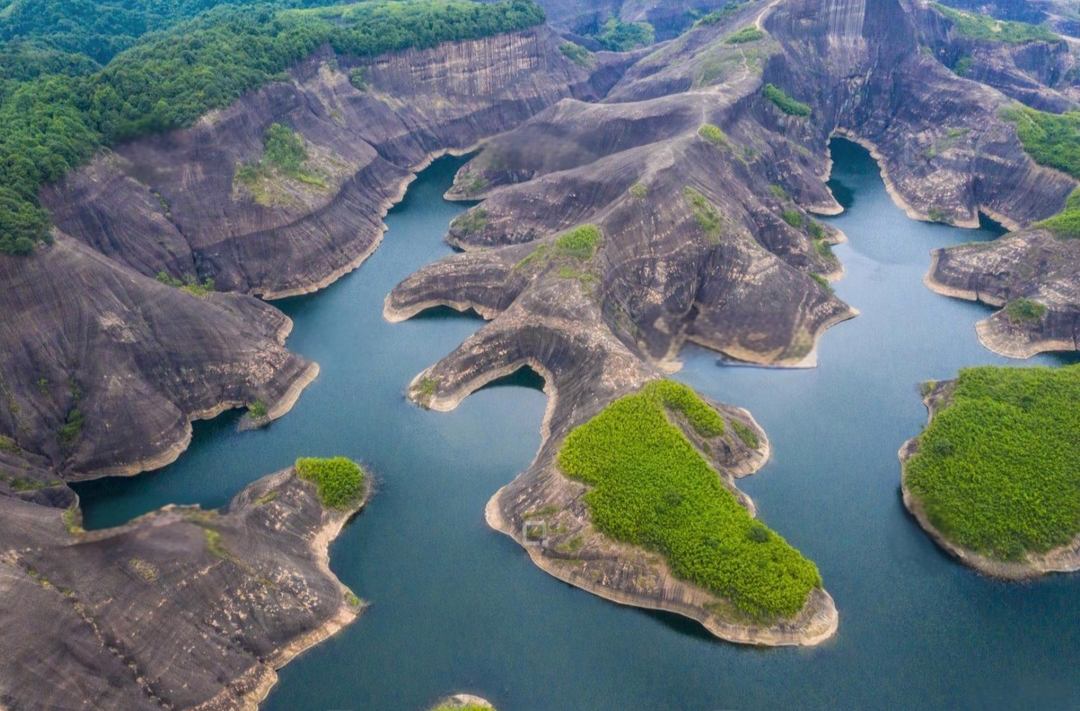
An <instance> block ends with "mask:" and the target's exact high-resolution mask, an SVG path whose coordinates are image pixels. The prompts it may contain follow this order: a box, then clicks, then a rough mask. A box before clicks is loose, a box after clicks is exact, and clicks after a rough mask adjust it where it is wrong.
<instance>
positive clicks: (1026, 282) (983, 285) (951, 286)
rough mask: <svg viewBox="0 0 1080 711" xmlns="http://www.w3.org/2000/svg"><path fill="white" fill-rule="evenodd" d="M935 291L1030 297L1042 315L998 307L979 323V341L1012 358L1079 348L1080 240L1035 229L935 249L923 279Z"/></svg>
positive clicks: (992, 301) (999, 301) (994, 300)
mask: <svg viewBox="0 0 1080 711" xmlns="http://www.w3.org/2000/svg"><path fill="white" fill-rule="evenodd" d="M924 281H925V282H926V285H927V286H929V287H930V288H931V289H933V290H934V291H936V292H938V293H940V294H944V295H946V296H952V297H956V298H960V299H968V300H971V301H981V302H983V303H985V304H989V305H990V306H998V307H1003V306H1006V305H1007V304H1009V302H1014V301H1016V300H1017V299H1026V300H1029V301H1032V302H1034V303H1035V304H1037V305H1038V307H1041V308H1040V310H1042V313H1041V314H1032V315H1029V316H1026V317H1018V316H1017V315H1014V314H1010V313H1009V310H1008V309H1002V310H1000V311H997V312H996V313H994V314H993V315H991V316H990V317H988V318H986V319H984V320H982V321H980V322H979V323H978V324H977V325H976V327H975V328H976V331H977V332H978V334H979V340H980V341H982V343H983V345H985V346H986V347H987V348H989V349H990V350H992V351H994V352H995V353H1000V354H1001V355H1004V356H1009V357H1011V358H1029V357H1031V356H1033V355H1035V354H1036V353H1042V352H1045V351H1075V350H1080V240H1077V239H1061V238H1059V237H1056V236H1055V235H1053V234H1052V233H1051V232H1050V231H1049V230H1045V229H1039V228H1033V229H1028V230H1023V231H1021V232H1015V233H1012V234H1009V235H1006V236H1004V237H1001V238H999V239H997V240H994V241H993V242H987V243H977V244H968V245H961V246H957V247H950V248H948V249H938V250H935V251H934V257H933V262H932V263H931V266H930V271H929V273H928V274H927V275H926V278H925V280H924Z"/></svg>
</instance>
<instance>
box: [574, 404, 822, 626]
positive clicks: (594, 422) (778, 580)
mask: <svg viewBox="0 0 1080 711" xmlns="http://www.w3.org/2000/svg"><path fill="white" fill-rule="evenodd" d="M687 390H689V389H688V388H687ZM671 392H672V390H671V386H667V385H653V386H650V387H648V388H646V389H645V390H643V391H642V392H640V393H637V394H634V395H628V396H626V397H623V398H620V399H619V400H616V401H615V402H613V403H612V404H610V405H609V406H608V407H607V408H605V409H604V410H603V411H602V412H601V413H600V414H599V415H597V416H596V417H594V418H593V419H591V420H590V421H588V422H587V423H585V424H584V425H582V426H580V427H578V428H576V429H574V430H573V431H572V432H571V433H570V435H569V436H568V437H567V439H566V441H565V443H564V444H563V447H562V449H561V451H560V452H559V456H558V463H559V466H560V467H561V468H562V470H563V471H564V472H565V473H566V474H567V476H569V477H571V478H573V479H576V480H579V481H582V482H584V483H586V484H588V485H589V486H591V487H592V489H591V490H590V491H589V492H588V493H587V494H586V495H585V501H586V504H587V505H588V508H589V512H590V515H591V518H592V522H593V523H594V525H596V527H597V528H598V529H599V530H601V531H602V532H604V533H605V534H607V535H609V536H611V537H612V538H614V539H616V540H619V541H624V542H626V543H630V544H633V545H639V546H643V547H645V548H647V549H649V550H655V551H658V552H660V553H661V554H662V555H663V556H664V557H665V558H666V559H667V561H668V564H669V565H670V566H671V570H672V571H673V573H674V574H675V575H676V576H678V577H679V578H682V579H684V580H687V581H689V582H691V583H693V584H695V585H698V586H700V587H702V588H704V589H706V590H708V591H710V592H711V593H713V594H715V595H718V596H720V597H723V598H725V599H726V600H728V601H730V602H731V604H733V605H734V606H735V608H737V609H738V610H739V611H740V612H741V613H742V614H744V615H746V616H747V617H749V618H752V619H754V620H757V621H760V622H767V621H770V620H775V619H777V618H785V617H791V616H793V615H795V614H796V613H797V612H798V611H799V610H801V609H802V607H803V606H804V605H805V603H806V598H807V595H809V593H810V591H811V590H813V589H814V588H815V587H819V586H820V585H821V576H820V575H819V574H818V570H817V568H816V567H815V566H814V564H813V563H811V562H810V561H808V560H806V559H805V558H803V557H802V556H801V555H800V554H799V552H798V551H796V550H795V549H794V548H792V547H791V546H790V545H788V544H787V543H786V542H785V541H784V540H783V538H781V537H780V536H778V535H776V534H775V533H771V532H769V531H768V530H767V529H766V530H765V533H766V534H767V535H766V536H765V537H764V540H763V537H762V535H761V529H764V526H762V525H761V524H760V523H758V522H756V521H755V520H754V519H753V518H752V517H751V516H750V514H749V513H748V512H747V511H746V509H744V508H743V507H742V506H740V505H739V503H738V501H737V500H736V498H735V496H734V494H732V492H731V491H730V490H728V489H727V488H726V487H725V486H724V484H723V483H722V482H721V480H720V477H719V475H718V474H717V472H716V471H715V470H714V469H713V468H712V467H710V466H709V464H708V463H707V462H706V461H705V459H704V458H703V457H702V456H701V454H700V453H699V452H698V451H697V450H696V449H695V448H694V446H693V445H692V444H691V443H690V441H689V440H688V439H687V438H686V436H685V435H684V434H683V432H682V431H681V430H680V429H679V428H678V427H677V426H675V425H673V424H672V423H671V422H670V421H669V420H668V418H667V415H666V414H665V408H666V407H667V406H666V405H665V403H666V402H667V401H669V400H670V399H671ZM681 392H682V391H680V393H681ZM688 398H693V399H697V398H696V395H693V393H692V391H691V392H690V393H689V395H688V396H687V395H683V394H679V395H676V396H675V398H674V401H675V402H679V403H681V404H680V405H677V407H680V408H683V407H685V408H687V409H688V410H689V411H690V412H697V411H698V410H699V408H707V407H708V406H707V405H705V404H704V403H703V402H701V401H700V399H697V402H698V405H689V404H688V402H686V401H684V400H686V399H688ZM681 411H682V410H681V409H680V412H681ZM690 417H693V418H695V419H696V418H697V417H698V416H697V415H691V416H690Z"/></svg>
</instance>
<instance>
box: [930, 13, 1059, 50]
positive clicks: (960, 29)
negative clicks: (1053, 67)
mask: <svg viewBox="0 0 1080 711" xmlns="http://www.w3.org/2000/svg"><path fill="white" fill-rule="evenodd" d="M931 6H932V7H933V8H934V9H935V10H936V11H937V12H938V14H940V15H942V16H944V17H947V18H948V19H949V20H951V21H952V23H953V31H954V32H956V34H958V35H959V36H961V37H967V38H968V39H974V40H982V41H985V42H1004V43H1006V44H1025V43H1027V42H1057V41H1058V40H1060V39H1061V37H1059V36H1058V35H1056V34H1054V33H1053V32H1051V31H1050V30H1048V29H1046V28H1045V27H1040V26H1039V25H1031V24H1028V23H1026V22H1011V21H1008V20H996V19H994V18H993V17H989V16H987V15H981V14H979V13H975V12H964V11H963V10H954V9H953V8H951V7H945V6H944V5H939V4H937V3H932V5H931Z"/></svg>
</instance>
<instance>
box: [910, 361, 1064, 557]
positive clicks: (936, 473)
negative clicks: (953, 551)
mask: <svg viewBox="0 0 1080 711" xmlns="http://www.w3.org/2000/svg"><path fill="white" fill-rule="evenodd" d="M947 397H948V400H947V403H946V404H945V405H944V406H943V407H941V408H940V409H939V410H938V412H937V413H936V414H935V415H934V417H933V419H932V421H931V422H930V424H929V425H928V426H927V428H926V429H925V430H924V431H923V433H922V434H921V435H920V436H919V438H918V452H917V453H916V454H915V455H913V456H912V457H911V458H910V459H909V460H908V461H907V462H906V463H905V465H904V473H905V483H906V485H907V488H908V490H909V491H910V493H911V494H912V495H913V496H914V497H915V498H916V499H917V500H918V501H919V502H920V503H921V504H922V506H923V507H924V509H925V511H926V515H927V518H928V519H929V521H930V523H931V524H932V525H933V526H934V527H935V528H936V529H937V530H938V531H940V532H941V534H942V535H944V536H945V537H946V538H948V539H949V540H950V541H953V542H954V543H956V544H957V545H959V546H961V547H963V548H966V549H969V550H973V551H977V552H979V553H981V554H983V555H985V556H988V557H990V558H996V559H1000V560H1017V559H1020V558H1023V557H1024V556H1025V555H1026V554H1027V553H1044V552H1046V551H1049V550H1051V549H1053V548H1057V547H1058V546H1062V545H1065V544H1067V543H1069V542H1070V541H1072V540H1073V538H1075V537H1076V536H1077V534H1080V447H1077V442H1080V366H1067V367H1063V368H998V367H990V366H987V367H981V368H969V369H967V370H963V371H961V372H960V376H959V377H958V378H957V380H956V382H955V384H954V386H953V388H952V392H951V394H949V395H948V396H947Z"/></svg>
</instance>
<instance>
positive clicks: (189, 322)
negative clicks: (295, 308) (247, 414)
mask: <svg viewBox="0 0 1080 711" xmlns="http://www.w3.org/2000/svg"><path fill="white" fill-rule="evenodd" d="M0 281H2V282H3V284H4V288H5V295H4V304H5V309H6V311H7V313H6V315H5V317H4V329H3V332H2V334H0V381H2V384H3V395H4V406H3V407H0V434H3V435H4V436H5V437H7V438H8V439H9V440H10V441H11V442H12V443H13V445H14V446H16V447H17V448H19V449H21V450H25V451H27V452H32V453H34V454H36V455H40V456H43V457H45V458H46V459H47V461H48V466H49V468H51V469H53V470H54V471H57V472H59V473H60V474H61V475H62V476H63V477H64V478H65V479H69V480H76V479H82V478H87V477H92V476H101V475H105V474H134V473H137V472H140V471H145V470H148V469H154V468H157V467H160V466H163V465H165V464H168V463H169V462H171V461H172V460H174V459H175V458H176V457H177V456H178V455H179V454H180V452H182V451H183V450H184V449H185V448H186V447H187V444H188V441H189V440H190V438H191V420H193V419H197V418H205V417H212V416H214V415H216V414H218V413H220V412H221V411H223V410H225V409H228V408H232V407H243V406H245V405H246V404H248V403H252V402H255V401H257V400H262V401H263V402H265V403H267V405H268V408H269V409H268V413H269V416H270V417H272V418H273V417H278V416H280V415H281V414H284V413H285V412H286V411H288V410H289V408H291V407H292V404H293V402H295V400H296V398H297V396H298V395H299V394H300V391H301V390H302V389H303V388H304V387H305V386H306V385H307V384H308V383H309V382H310V381H311V380H312V379H313V378H314V377H315V375H316V374H317V373H318V367H317V366H316V365H315V364H313V363H310V362H308V361H305V360H304V359H303V358H300V357H298V356H296V355H293V354H292V353H289V352H288V351H287V350H285V349H284V348H283V343H284V341H285V336H286V335H287V334H288V332H289V330H290V329H291V328H292V323H291V322H290V321H289V319H288V318H286V317H285V316H284V315H283V314H282V313H280V312H279V311H277V310H276V309H273V308H271V307H269V306H267V305H265V304H263V303H262V302H261V301H259V300H258V299H254V298H252V297H249V296H243V295H239V294H222V293H213V294H209V295H207V296H206V297H203V298H200V297H198V296H195V295H192V294H190V293H186V292H185V291H183V290H181V289H177V288H174V287H170V286H166V285H164V284H161V283H159V282H157V281H155V280H154V279H150V278H147V277H144V276H142V275H140V274H138V273H136V272H133V271H132V270H130V269H127V268H124V267H123V266H122V265H119V264H117V263H116V262H113V261H112V260H110V259H107V258H106V257H104V256H102V255H101V254H99V253H97V252H95V251H93V250H91V249H89V248H87V247H86V246H84V245H82V244H80V243H79V242H77V241H75V240H72V239H70V238H67V237H64V236H61V237H60V238H59V239H58V240H57V241H56V243H55V244H54V245H52V246H51V247H48V248H43V249H40V250H39V251H38V254H37V255H36V256H34V257H33V258H30V259H24V258H19V257H0Z"/></svg>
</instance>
